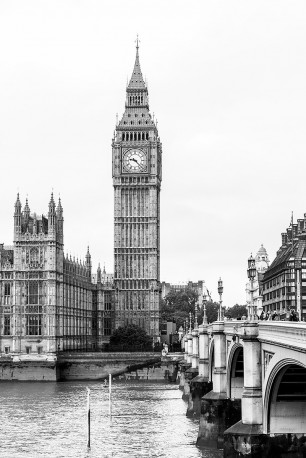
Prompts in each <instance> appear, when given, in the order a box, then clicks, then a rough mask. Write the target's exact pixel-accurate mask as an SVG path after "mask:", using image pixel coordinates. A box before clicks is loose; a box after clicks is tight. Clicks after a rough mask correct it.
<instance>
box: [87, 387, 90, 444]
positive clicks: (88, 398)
mask: <svg viewBox="0 0 306 458" xmlns="http://www.w3.org/2000/svg"><path fill="white" fill-rule="evenodd" d="M87 447H88V448H90V389H89V388H88V387H87Z"/></svg>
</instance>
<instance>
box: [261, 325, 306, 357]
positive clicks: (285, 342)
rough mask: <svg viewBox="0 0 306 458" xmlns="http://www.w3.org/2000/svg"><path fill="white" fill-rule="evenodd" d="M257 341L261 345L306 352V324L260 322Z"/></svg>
mask: <svg viewBox="0 0 306 458" xmlns="http://www.w3.org/2000/svg"><path fill="white" fill-rule="evenodd" d="M258 339H259V341H260V342H262V343H271V344H273V345H276V346H280V347H286V348H288V347H289V348H292V349H298V350H300V351H306V323H304V322H303V321H302V322H301V321H300V322H294V321H266V322H260V323H259V336H258Z"/></svg>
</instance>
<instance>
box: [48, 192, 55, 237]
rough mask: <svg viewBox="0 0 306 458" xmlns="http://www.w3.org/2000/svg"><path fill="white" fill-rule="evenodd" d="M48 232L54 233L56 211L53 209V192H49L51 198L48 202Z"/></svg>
mask: <svg viewBox="0 0 306 458" xmlns="http://www.w3.org/2000/svg"><path fill="white" fill-rule="evenodd" d="M48 232H49V234H53V235H55V233H56V211H55V202H54V199H53V192H52V193H51V199H50V202H49V211H48Z"/></svg>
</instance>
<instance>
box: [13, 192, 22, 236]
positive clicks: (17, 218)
mask: <svg viewBox="0 0 306 458" xmlns="http://www.w3.org/2000/svg"><path fill="white" fill-rule="evenodd" d="M20 233H21V202H20V200H19V192H18V194H17V199H16V202H15V211H14V237H16V235H17V234H20Z"/></svg>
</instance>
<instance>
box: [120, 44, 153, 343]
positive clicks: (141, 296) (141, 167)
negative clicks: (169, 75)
mask: <svg viewBox="0 0 306 458" xmlns="http://www.w3.org/2000/svg"><path fill="white" fill-rule="evenodd" d="M138 51H139V50H138V42H137V46H136V60H135V65H134V70H133V73H132V77H131V79H130V82H129V84H128V86H127V89H126V103H125V111H124V114H123V116H122V118H121V120H120V121H119V123H118V124H117V126H116V131H115V135H114V139H113V143H112V151H113V186H114V205H115V208H114V234H115V238H114V283H115V291H116V292H115V297H116V299H115V326H116V327H118V326H124V325H126V324H132V323H133V324H137V325H138V326H141V327H142V328H144V329H145V330H146V331H147V333H148V334H150V335H151V336H152V337H153V338H154V340H157V336H158V335H159V309H160V294H161V291H160V187H161V179H162V176H161V164H162V160H161V159H162V145H161V142H160V139H159V135H158V130H157V126H156V124H155V122H154V119H153V118H152V116H151V114H150V111H149V101H148V89H147V86H146V84H145V82H144V80H143V76H142V72H141V69H140V63H139V52H138Z"/></svg>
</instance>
